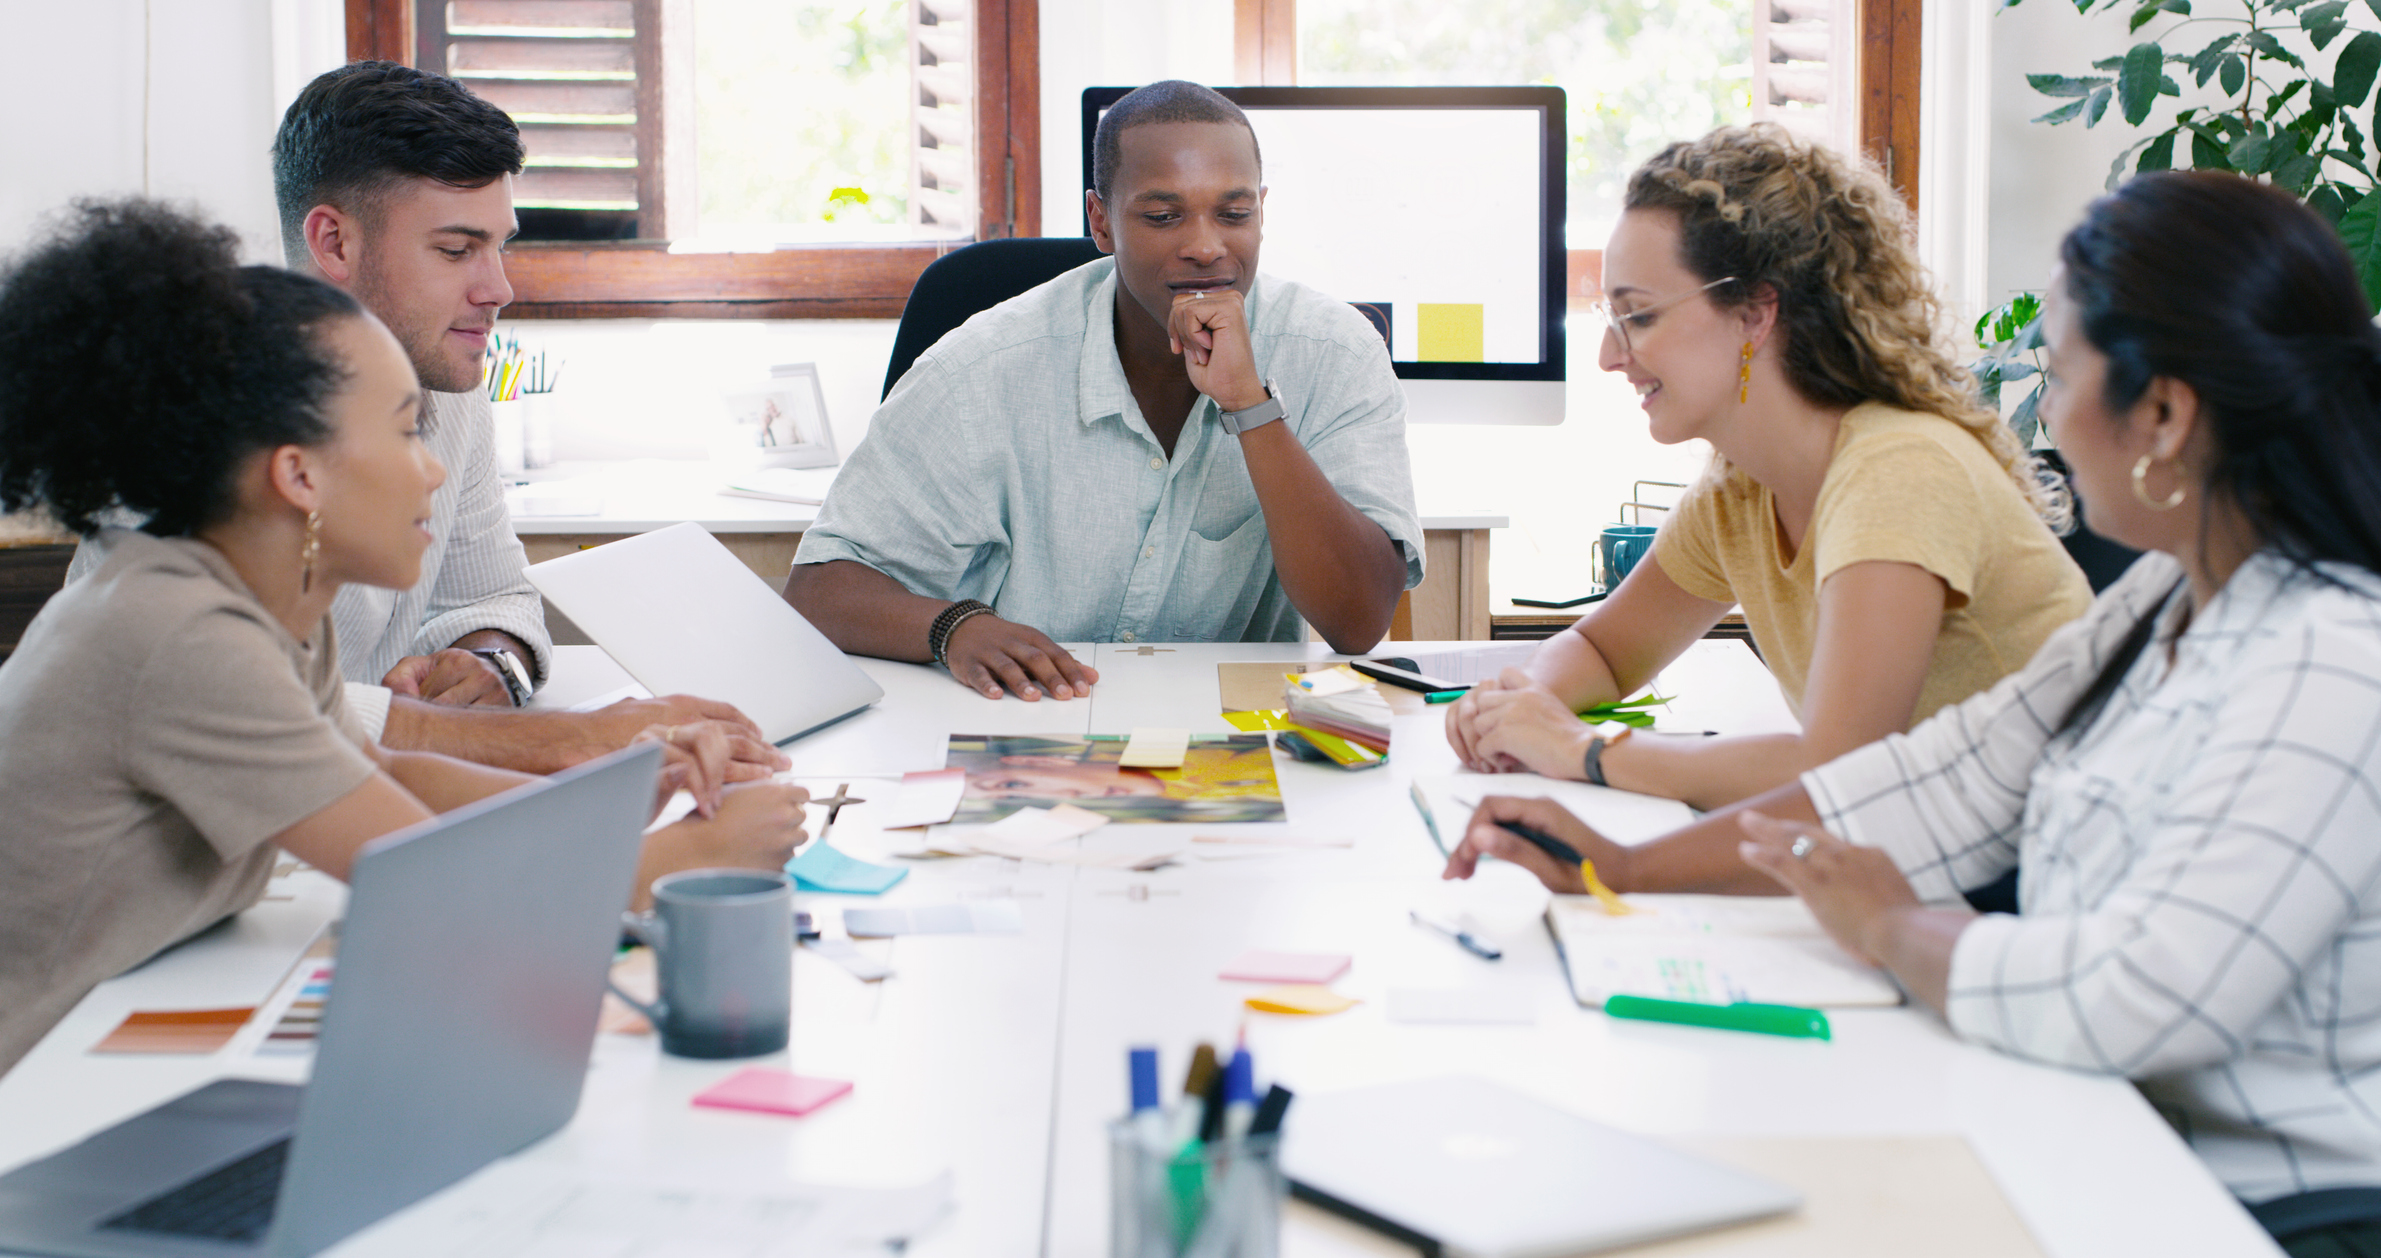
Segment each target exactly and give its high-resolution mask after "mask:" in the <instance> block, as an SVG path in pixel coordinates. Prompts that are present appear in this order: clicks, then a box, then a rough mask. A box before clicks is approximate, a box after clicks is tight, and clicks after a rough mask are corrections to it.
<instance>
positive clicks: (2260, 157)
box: [2224, 135, 2274, 175]
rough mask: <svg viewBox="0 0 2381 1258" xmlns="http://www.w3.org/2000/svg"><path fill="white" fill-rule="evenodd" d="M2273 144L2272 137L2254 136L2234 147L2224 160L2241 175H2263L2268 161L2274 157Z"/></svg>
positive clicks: (2225, 155)
mask: <svg viewBox="0 0 2381 1258" xmlns="http://www.w3.org/2000/svg"><path fill="white" fill-rule="evenodd" d="M2273 143H2274V141H2273V137H2272V136H2270V135H2252V136H2250V137H2248V138H2247V139H2245V140H2242V141H2240V142H2239V143H2237V144H2235V145H2233V146H2232V148H2231V150H2230V151H2229V152H2227V153H2225V154H2224V160H2225V161H2226V162H2229V163H2230V164H2231V166H2232V169H2234V170H2236V171H2238V172H2240V173H2241V174H2244V175H2262V174H2264V173H2265V171H2266V162H2267V160H2268V159H2269V158H2270V157H2271V156H2272V152H2271V150H2272V149H2273Z"/></svg>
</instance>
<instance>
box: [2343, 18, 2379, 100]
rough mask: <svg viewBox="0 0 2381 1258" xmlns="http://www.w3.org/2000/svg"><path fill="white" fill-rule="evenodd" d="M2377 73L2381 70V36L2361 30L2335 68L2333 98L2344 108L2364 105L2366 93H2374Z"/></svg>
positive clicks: (2349, 43) (2344, 51)
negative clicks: (2374, 80)
mask: <svg viewBox="0 0 2381 1258" xmlns="http://www.w3.org/2000/svg"><path fill="white" fill-rule="evenodd" d="M2376 71H2381V35H2376V34H2374V33H2373V32H2371V31H2358V32H2356V38H2354V39H2351V40H2349V41H2348V44H2347V46H2346V47H2344V48H2342V49H2340V59H2339V61H2338V63H2337V64H2335V65H2334V66H2333V67H2332V72H2331V94H2332V98H2333V99H2334V100H2337V101H2339V102H2340V103H2341V104H2343V105H2361V104H2363V103H2364V98H2365V93H2367V92H2370V91H2372V90H2373V76H2374V74H2375V72H2376Z"/></svg>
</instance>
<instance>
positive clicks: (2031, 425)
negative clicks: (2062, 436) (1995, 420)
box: [2009, 384, 2042, 450]
mask: <svg viewBox="0 0 2381 1258" xmlns="http://www.w3.org/2000/svg"><path fill="white" fill-rule="evenodd" d="M2041 404H2042V386H2041V385H2039V384H2036V385H2035V386H2034V388H2033V391H2032V392H2030V393H2028V394H2026V395H2025V397H2024V399H2023V400H2021V401H2019V402H2018V404H2017V409H2016V410H2015V411H2014V412H2012V413H2011V414H2010V416H2009V430H2010V431H2011V432H2014V433H2016V434H2017V444H2019V445H2021V446H2024V447H2025V448H2026V449H2028V450H2031V449H2033V448H2034V435H2035V434H2036V433H2039V432H2040V431H2041V430H2042V421H2041V419H2040V409H2041Z"/></svg>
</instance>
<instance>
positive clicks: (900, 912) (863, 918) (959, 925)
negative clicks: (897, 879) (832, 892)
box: [843, 900, 1025, 938]
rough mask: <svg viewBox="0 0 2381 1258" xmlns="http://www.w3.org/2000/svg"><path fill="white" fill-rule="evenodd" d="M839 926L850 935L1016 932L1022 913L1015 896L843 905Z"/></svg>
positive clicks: (1021, 925) (1019, 930) (1020, 926)
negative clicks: (903, 904)
mask: <svg viewBox="0 0 2381 1258" xmlns="http://www.w3.org/2000/svg"><path fill="white" fill-rule="evenodd" d="M843 929H844V931H845V932H846V933H848V934H850V935H851V936H852V937H854V938H876V937H881V936H884V935H1018V934H1023V933H1024V931H1025V914H1024V913H1022V912H1021V911H1019V910H1018V908H1017V902H1016V901H1015V900H975V901H970V902H968V903H966V904H921V905H919V906H917V907H916V908H906V909H845V910H844V911H843Z"/></svg>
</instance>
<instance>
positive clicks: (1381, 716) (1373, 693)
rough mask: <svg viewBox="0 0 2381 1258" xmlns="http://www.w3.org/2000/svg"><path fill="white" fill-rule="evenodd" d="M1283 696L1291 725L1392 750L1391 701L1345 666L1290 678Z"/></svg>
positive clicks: (1363, 744)
mask: <svg viewBox="0 0 2381 1258" xmlns="http://www.w3.org/2000/svg"><path fill="white" fill-rule="evenodd" d="M1282 697H1283V698H1284V699H1285V700H1286V701H1287V702H1288V704H1289V711H1290V721H1291V723H1292V724H1296V725H1304V726H1308V727H1310V728H1313V729H1319V730H1321V731H1323V732H1324V733H1326V734H1335V735H1337V736H1339V737H1341V738H1344V739H1346V740H1348V741H1349V742H1352V743H1356V744H1359V745H1361V746H1365V747H1370V748H1372V749H1373V750H1374V751H1379V752H1386V751H1388V750H1389V722H1390V719H1391V714H1390V711H1389V701H1388V700H1387V699H1384V698H1382V697H1381V692H1380V691H1379V690H1378V689H1376V688H1375V687H1374V686H1373V684H1372V682H1371V681H1369V680H1367V679H1366V678H1365V677H1364V676H1363V675H1362V674H1360V673H1358V672H1357V671H1356V670H1354V669H1352V668H1349V667H1348V666H1347V665H1345V664H1342V665H1339V666H1338V667H1336V668H1326V669H1321V670H1319V671H1316V672H1311V673H1307V674H1305V675H1304V676H1300V677H1294V678H1291V679H1290V681H1289V684H1288V685H1287V686H1286V687H1285V688H1284V689H1283V691H1282Z"/></svg>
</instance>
